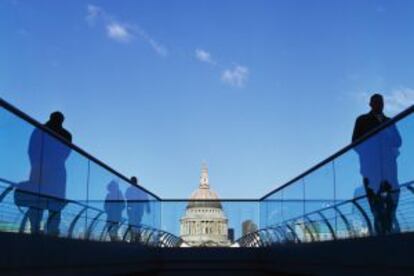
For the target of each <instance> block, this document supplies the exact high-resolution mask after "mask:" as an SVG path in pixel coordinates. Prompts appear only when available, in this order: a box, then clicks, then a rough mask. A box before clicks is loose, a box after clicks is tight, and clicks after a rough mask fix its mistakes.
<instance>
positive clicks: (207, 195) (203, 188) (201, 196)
mask: <svg viewBox="0 0 414 276" xmlns="http://www.w3.org/2000/svg"><path fill="white" fill-rule="evenodd" d="M205 207H207V208H220V209H221V208H222V207H221V203H220V201H219V198H218V196H217V194H216V193H215V192H214V191H213V190H211V189H210V185H209V183H208V169H207V166H203V168H202V170H201V177H200V186H199V187H198V189H197V190H195V191H194V192H193V194H192V195H191V197H190V201H189V203H188V205H187V208H205Z"/></svg>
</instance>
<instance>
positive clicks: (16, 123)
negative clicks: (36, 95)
mask: <svg viewBox="0 0 414 276" xmlns="http://www.w3.org/2000/svg"><path fill="white" fill-rule="evenodd" d="M34 130H35V129H34V127H33V126H31V125H29V124H27V123H26V122H25V121H23V120H21V119H20V118H18V117H16V116H15V115H13V114H11V113H10V112H8V111H7V110H5V109H4V108H3V107H2V108H0V149H1V154H0V208H1V212H0V230H1V231H11V232H17V231H19V230H21V231H30V226H29V224H28V223H26V222H27V219H26V217H25V214H26V212H27V209H28V207H27V206H29V205H30V203H32V202H31V201H34V200H33V199H35V198H34V197H33V196H32V197H31V200H30V199H29V197H30V195H33V194H30V195H29V194H28V191H29V190H30V191H31V190H33V189H32V187H31V186H32V185H30V178H31V174H32V175H34V176H35V175H39V171H40V167H39V166H33V168H32V167H31V161H30V160H31V159H32V163H39V162H40V154H37V156H36V157H34V156H33V157H32V158H30V157H29V154H28V153H29V152H30V150H29V144H30V143H29V141H30V139H31V136H32V133H33V132H34ZM31 148H33V149H38V151H40V148H41V141H40V140H36V141H33V142H32V143H31ZM17 186H18V187H19V188H20V190H21V192H19V194H18V195H17V201H16V200H15V192H14V188H15V187H17ZM29 186H30V187H29ZM20 199H21V200H20ZM16 203H18V204H19V208H18V207H17V206H16Z"/></svg>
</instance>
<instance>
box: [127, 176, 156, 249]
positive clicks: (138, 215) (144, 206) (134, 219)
mask: <svg viewBox="0 0 414 276" xmlns="http://www.w3.org/2000/svg"><path fill="white" fill-rule="evenodd" d="M131 182H132V183H133V184H138V180H137V178H136V177H135V176H133V177H131ZM125 197H126V199H127V215H128V221H129V226H130V231H131V241H134V242H140V241H141V234H140V233H141V231H140V230H141V229H140V226H141V222H142V217H143V216H144V211H146V212H147V213H149V212H150V211H151V207H150V205H149V202H148V195H147V194H146V193H145V192H144V191H142V190H141V189H139V188H138V187H136V186H129V187H128V189H127V190H126V192H125Z"/></svg>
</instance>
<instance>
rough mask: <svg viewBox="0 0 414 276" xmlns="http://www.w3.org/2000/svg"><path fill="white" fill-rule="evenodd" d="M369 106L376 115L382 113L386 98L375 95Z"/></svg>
mask: <svg viewBox="0 0 414 276" xmlns="http://www.w3.org/2000/svg"><path fill="white" fill-rule="evenodd" d="M369 105H370V106H371V110H372V111H373V112H374V113H382V111H383V109H384V98H383V97H382V95H381V94H374V95H372V96H371V99H370V101H369Z"/></svg>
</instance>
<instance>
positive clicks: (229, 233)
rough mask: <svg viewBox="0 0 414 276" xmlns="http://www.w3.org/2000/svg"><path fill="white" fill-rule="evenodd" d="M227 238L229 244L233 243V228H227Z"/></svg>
mask: <svg viewBox="0 0 414 276" xmlns="http://www.w3.org/2000/svg"><path fill="white" fill-rule="evenodd" d="M227 236H228V237H229V240H230V242H231V243H233V242H234V229H233V228H229V230H228V231H227Z"/></svg>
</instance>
